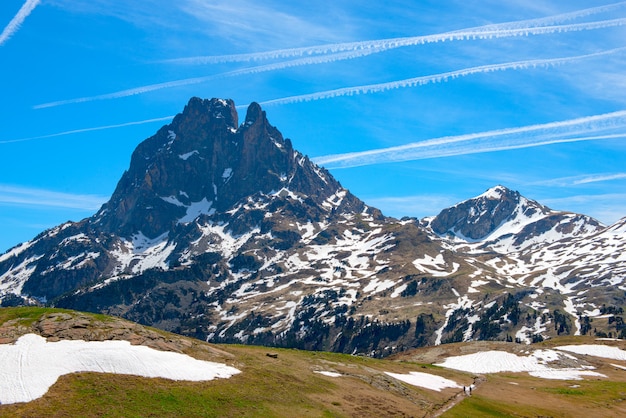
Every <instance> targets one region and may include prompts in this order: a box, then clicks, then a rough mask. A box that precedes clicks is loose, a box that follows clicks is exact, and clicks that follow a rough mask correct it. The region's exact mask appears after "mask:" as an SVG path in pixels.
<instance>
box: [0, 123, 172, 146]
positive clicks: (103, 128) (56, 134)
mask: <svg viewBox="0 0 626 418" xmlns="http://www.w3.org/2000/svg"><path fill="white" fill-rule="evenodd" d="M173 118H174V116H164V117H162V118H154V119H146V120H140V121H135V122H126V123H119V124H116V125H105V126H97V127H95V128H83V129H74V130H71V131H64V132H58V133H55V134H49V135H40V136H31V137H29V138H20V139H8V140H6V141H0V144H11V143H14V142H24V141H32V140H35V139H45V138H54V137H57V136H65V135H73V134H80V133H83V132H93V131H102V130H105V129H114V128H123V127H126V126H133V125H143V124H145V123H152V122H161V121H165V120H172V119H173Z"/></svg>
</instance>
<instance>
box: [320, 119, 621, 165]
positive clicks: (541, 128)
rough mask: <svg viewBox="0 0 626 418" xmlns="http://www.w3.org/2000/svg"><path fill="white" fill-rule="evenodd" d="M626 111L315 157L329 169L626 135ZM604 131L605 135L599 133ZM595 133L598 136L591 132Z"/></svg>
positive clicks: (614, 137)
mask: <svg viewBox="0 0 626 418" xmlns="http://www.w3.org/2000/svg"><path fill="white" fill-rule="evenodd" d="M624 128H626V110H622V111H618V112H613V113H607V114H602V115H595V116H588V117H583V118H577V119H570V120H567V121H561V122H551V123H546V124H541V125H530V126H524V127H519V128H509V129H501V130H495V131H487V132H481V133H473V134H466V135H459V136H451V137H443V138H435V139H429V140H425V141H420V142H414V143H411V144H406V145H400V146H396V147H389V148H381V149H375V150H369V151H361V152H352V153H346V154H335V155H327V156H321V157H316V158H312V161H313V162H315V163H316V164H319V165H324V166H326V167H327V168H329V169H334V168H349V167H358V166H364V165H373V164H381V163H391V162H400V161H412V160H421V159H427V158H441V157H450V156H455V155H466V154H476V153H484V152H492V151H504V150H511V149H517V148H529V147H536V146H540V145H549V144H556V143H564V142H577V141H595V140H602V139H616V138H626V132H614V131H616V130H623V129H624ZM602 132H605V134H603V135H597V134H598V133H602ZM592 134H596V135H592Z"/></svg>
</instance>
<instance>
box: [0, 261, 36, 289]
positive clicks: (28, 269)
mask: <svg viewBox="0 0 626 418" xmlns="http://www.w3.org/2000/svg"><path fill="white" fill-rule="evenodd" d="M41 257H43V256H41V255H40V256H36V257H29V258H27V259H26V260H24V261H22V262H21V263H20V264H18V265H16V266H11V268H10V269H9V270H7V271H6V272H5V273H4V274H3V275H1V276H0V292H1V293H2V294H7V293H14V294H16V295H19V294H20V293H22V287H23V286H24V283H26V280H28V279H29V278H30V275H31V274H33V273H34V272H35V269H36V268H37V260H39V259H40V258H41Z"/></svg>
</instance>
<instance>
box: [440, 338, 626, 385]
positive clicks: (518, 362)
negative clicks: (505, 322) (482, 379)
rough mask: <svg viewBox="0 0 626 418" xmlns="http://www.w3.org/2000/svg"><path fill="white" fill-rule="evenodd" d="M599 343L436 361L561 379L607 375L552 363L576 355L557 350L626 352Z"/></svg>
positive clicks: (463, 367) (456, 366) (457, 366)
mask: <svg viewBox="0 0 626 418" xmlns="http://www.w3.org/2000/svg"><path fill="white" fill-rule="evenodd" d="M596 347H604V346H589V345H579V346H564V347H557V349H556V350H536V351H534V352H532V353H531V354H529V355H528V356H518V355H516V354H512V353H507V352H505V351H482V352H478V353H474V354H467V355H463V356H455V357H448V358H447V359H445V360H444V361H443V362H442V363H439V364H437V366H441V367H446V368H448V369H454V370H460V371H464V372H469V373H499V372H528V374H530V375H531V376H534V377H540V378H543V379H558V380H581V379H582V376H595V377H606V376H605V375H603V374H601V373H597V372H593V371H591V370H590V369H591V367H589V366H579V367H568V368H558V367H552V366H551V365H550V363H553V362H556V361H559V360H561V359H569V360H575V359H576V358H575V357H573V356H572V355H570V354H567V353H562V352H560V351H558V350H563V351H571V352H575V353H578V354H591V355H597V356H600V354H592V353H594V352H596V353H598V352H601V353H603V354H605V353H608V354H612V355H613V356H615V357H609V358H614V359H618V357H617V356H619V355H623V354H622V353H625V354H626V352H624V351H623V350H619V349H616V348H615V347H604V348H603V349H598V348H596ZM605 349H609V350H605ZM612 349H615V350H617V351H619V352H621V353H617V351H614V350H612ZM607 357H608V355H607ZM619 359H623V358H619Z"/></svg>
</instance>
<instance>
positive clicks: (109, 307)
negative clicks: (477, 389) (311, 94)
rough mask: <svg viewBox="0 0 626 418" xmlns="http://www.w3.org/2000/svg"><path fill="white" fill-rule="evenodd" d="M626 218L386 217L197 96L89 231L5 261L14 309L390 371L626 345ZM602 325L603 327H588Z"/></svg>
mask: <svg viewBox="0 0 626 418" xmlns="http://www.w3.org/2000/svg"><path fill="white" fill-rule="evenodd" d="M625 246H626V230H625V229H624V220H622V222H621V223H618V224H616V225H613V226H610V227H605V226H603V225H601V224H600V223H599V222H597V221H596V220H594V219H592V218H590V217H587V216H584V215H578V214H572V213H566V212H559V211H554V210H551V209H549V208H547V207H545V206H542V205H541V204H539V203H538V202H535V201H532V200H530V199H527V198H524V197H523V196H521V195H520V194H519V193H517V192H514V191H511V190H509V189H507V188H505V187H503V186H497V187H494V188H492V189H490V190H488V191H487V192H485V193H484V194H482V195H480V196H478V197H476V198H474V199H470V200H467V201H465V202H461V203H459V204H457V205H455V206H454V207H452V208H449V209H444V210H443V211H442V212H441V213H440V214H439V215H437V216H436V217H433V218H428V219H423V220H415V219H409V218H405V219H403V220H398V219H394V218H389V217H385V216H383V214H382V213H381V212H380V211H379V210H377V209H375V208H372V207H369V206H367V205H366V204H365V203H363V202H362V201H361V200H359V199H358V198H357V197H355V196H353V195H352V194H351V193H350V192H349V191H348V190H346V189H344V188H343V187H342V186H341V185H340V184H339V183H338V182H337V181H336V180H335V179H334V178H333V177H332V176H331V175H330V173H328V172H327V171H326V170H324V169H323V168H321V167H318V166H316V165H315V164H313V163H312V162H311V161H310V160H309V159H308V158H307V157H306V156H304V155H302V154H300V153H299V152H298V151H296V150H294V149H293V146H292V143H291V141H290V140H289V139H285V138H283V136H282V135H281V133H280V132H279V131H278V130H277V129H276V128H275V127H273V126H272V125H271V124H270V123H269V121H268V120H267V117H266V114H265V112H264V111H263V110H262V109H261V108H260V106H259V105H258V104H255V103H253V104H251V105H250V107H249V108H248V111H247V114H246V118H245V120H244V122H243V123H242V124H239V122H238V115H237V112H236V109H235V105H234V103H233V102H232V101H230V100H221V99H211V100H202V99H198V98H192V99H191V100H190V101H189V103H188V104H187V106H186V107H185V109H184V110H183V112H182V113H181V114H179V115H177V116H176V117H175V118H174V119H173V121H172V123H170V124H169V125H166V126H164V127H162V128H161V129H160V130H159V131H158V132H157V133H156V134H155V135H154V136H152V137H150V138H148V139H146V140H145V141H144V142H142V143H141V144H140V145H139V146H138V147H137V149H136V150H135V152H134V153H133V155H132V158H131V163H130V167H129V169H128V170H127V171H126V172H125V173H124V174H123V175H122V177H121V179H120V181H119V183H118V185H117V188H116V190H115V192H114V193H113V195H112V197H111V199H110V200H109V201H108V202H107V203H105V204H104V205H103V206H102V208H101V209H100V210H99V211H98V212H97V213H96V214H95V215H94V216H92V217H90V218H87V219H84V220H82V221H80V222H68V223H65V224H63V225H59V226H57V227H55V228H52V229H50V230H48V231H45V232H43V233H42V234H40V235H39V236H37V237H35V238H34V239H33V240H31V241H29V242H27V243H24V244H21V245H19V246H17V247H15V248H13V249H11V250H9V251H8V252H7V253H5V254H4V255H2V256H0V297H1V298H2V304H3V305H5V306H7V305H15V304H24V303H38V304H47V305H53V306H57V307H67V308H72V309H78V310H84V311H92V312H103V313H107V314H113V315H117V316H122V317H125V318H127V319H130V320H133V321H137V322H140V323H142V324H149V325H154V326H157V327H160V328H162V329H165V330H168V331H174V332H177V333H180V334H184V335H189V336H194V337H197V338H200V339H204V340H208V341H212V342H243V343H254V344H266V345H276V346H288V347H300V348H308V349H324V350H334V351H342V352H350V353H365V354H368V355H376V356H382V355H388V354H390V353H392V352H394V351H398V350H403V349H405V348H408V347H414V346H421V345H428V344H439V343H442V342H452V341H463V340H470V339H499V340H505V339H507V340H513V339H515V340H517V341H519V342H530V341H533V340H539V339H544V338H549V337H550V336H553V335H557V334H562V333H565V334H568V333H570V334H574V333H595V334H597V335H605V334H606V335H607V336H608V335H609V334H610V335H614V336H617V335H622V336H624V334H625V332H624V329H623V328H622V326H623V322H622V320H621V314H622V312H623V306H624V305H625V304H626V301H625V296H624V295H625V292H626V286H625V284H624V279H625V277H626V256H625V255H624V254H625V252H624V249H625ZM592 323H593V324H592Z"/></svg>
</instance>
